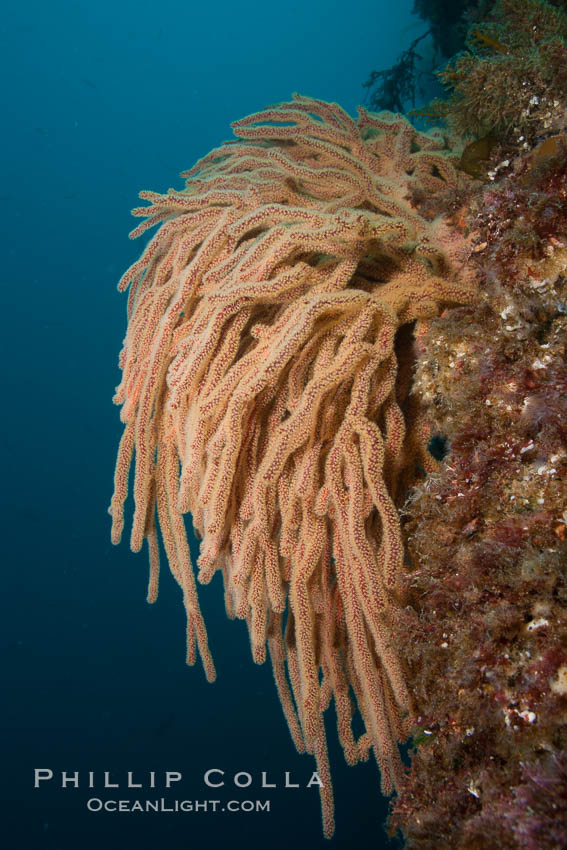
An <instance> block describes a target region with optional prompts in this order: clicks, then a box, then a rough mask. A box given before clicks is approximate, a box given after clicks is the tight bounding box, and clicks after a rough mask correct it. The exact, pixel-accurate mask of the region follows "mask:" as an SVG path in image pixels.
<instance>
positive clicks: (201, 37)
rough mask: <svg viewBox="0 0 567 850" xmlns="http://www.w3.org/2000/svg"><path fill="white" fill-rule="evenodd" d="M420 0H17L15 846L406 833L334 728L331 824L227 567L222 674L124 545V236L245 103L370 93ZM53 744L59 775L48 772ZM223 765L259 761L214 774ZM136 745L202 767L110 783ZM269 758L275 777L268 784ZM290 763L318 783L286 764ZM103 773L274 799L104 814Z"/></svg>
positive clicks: (6, 618) (12, 227)
mask: <svg viewBox="0 0 567 850" xmlns="http://www.w3.org/2000/svg"><path fill="white" fill-rule="evenodd" d="M411 7H412V0H403V1H399V2H398V3H396V4H395V5H394V4H391V3H388V2H385V0H379V2H370V0H357V2H355V3H348V4H347V3H344V2H337V0H330V1H329V0H327V2H320V0H311V2H309V3H305V2H297V0H295V2H294V0H292V1H291V2H288V3H286V4H274V3H270V4H266V3H264V4H261V3H256V2H250V0H244V2H242V0H241V2H239V3H228V2H220V3H216V4H195V3H182V2H179V0H162V2H160V3H151V2H147V0H137V2H133V0H120V2H114V3H110V2H109V0H102V2H99V3H96V4H93V3H87V2H83V1H82V0H81V2H72V0H67V2H62V1H61V0H56V2H53V3H50V4H45V3H40V2H28V3H26V4H22V5H18V6H16V4H11V6H10V8H8V9H5V10H4V12H3V17H2V21H1V25H0V29H1V40H2V51H1V54H0V55H1V58H0V62H2V64H3V73H2V77H3V83H4V85H3V87H2V94H1V95H0V97H1V98H2V107H1V108H2V116H3V119H4V121H3V124H4V132H3V134H2V147H3V151H4V155H3V157H2V160H3V175H2V185H1V186H0V200H1V202H2V203H1V209H2V219H3V227H2V233H3V236H4V239H5V243H4V244H5V248H4V258H5V262H4V263H3V269H2V303H3V323H2V335H1V341H2V345H3V346H4V352H3V362H4V364H5V369H4V400H3V405H2V409H3V416H2V418H1V427H2V430H3V434H2V444H3V457H4V472H5V482H4V486H3V488H2V493H1V498H2V499H3V501H4V504H3V508H2V517H3V520H4V524H5V528H4V552H3V556H2V562H3V563H2V574H3V591H4V593H3V594H2V596H3V605H4V612H3V615H2V618H1V627H2V631H3V637H2V645H3V647H4V648H5V649H6V650H7V660H6V662H5V664H4V675H3V685H4V693H5V698H4V706H3V710H4V719H3V723H2V731H3V733H4V734H3V737H4V748H3V749H4V754H5V755H4V759H3V762H4V764H3V768H2V783H3V791H2V803H3V808H4V814H3V816H2V825H1V830H0V835H1V836H2V837H1V841H2V844H3V846H4V847H7V848H15V847H21V848H29V850H36V848H38V850H39V848H41V850H69V848H76V847H81V848H84V850H91V848H93V850H94V848H97V850H98V848H107V850H112V848H136V850H145V848H154V847H156V846H160V847H164V848H170V850H177V848H189V847H191V848H221V847H225V846H227V845H228V844H232V845H233V846H236V847H240V846H246V847H247V848H249V850H259V848H266V847H269V848H270V849H271V850H284V848H286V850H287V848H288V847H289V846H290V845H291V846H293V847H296V848H310V850H311V848H313V850H314V849H315V848H319V847H321V848H323V847H329V848H332V850H335V848H336V850H339V848H346V847H356V848H361V850H362V849H363V848H374V849H376V848H380V847H393V846H396V845H395V843H394V842H389V841H388V839H387V837H386V833H385V829H384V822H385V818H386V815H387V801H386V800H385V799H384V798H382V797H381V796H380V792H379V776H378V770H377V768H376V765H375V764H374V763H372V762H369V763H367V764H362V765H358V766H357V767H356V768H348V767H347V766H346V764H345V762H344V758H343V754H342V751H341V750H340V747H339V745H338V743H337V742H336V740H335V739H336V735H335V733H334V731H333V732H332V733H331V734H330V735H329V745H330V756H331V765H332V772H333V779H334V791H335V800H336V819H337V828H336V834H335V837H334V838H333V839H332V840H331V841H330V842H329V841H326V840H325V839H323V837H322V832H321V822H320V804H319V796H318V792H317V788H316V787H313V788H311V789H306V788H305V787H304V786H305V783H306V782H307V781H308V779H309V778H310V776H311V773H312V771H313V770H314V761H313V760H312V759H311V758H310V757H309V756H299V755H298V754H297V753H296V752H295V750H294V747H293V744H292V741H291V738H290V736H289V734H288V730H287V726H286V723H285V720H284V717H283V713H282V710H281V707H280V704H279V700H278V697H277V693H276V689H275V687H274V683H273V678H272V672H271V669H270V666H269V665H264V666H262V667H258V666H255V665H254V664H253V663H252V660H251V657H250V650H249V643H248V636H247V631H246V625H245V623H244V622H240V621H237V622H229V621H228V620H227V619H226V616H225V612H224V604H223V598H222V587H221V579H220V576H218V575H217V576H216V577H215V579H214V580H213V582H212V584H211V585H210V586H208V587H204V588H201V589H200V599H201V604H202V608H203V613H204V616H205V620H206V623H207V626H208V630H209V636H210V643H211V649H212V652H213V656H214V659H215V662H216V665H217V671H218V680H217V682H216V683H215V684H214V685H208V684H207V683H206V682H205V678H204V675H203V672H202V670H201V669H200V667H196V668H195V669H188V668H187V667H186V666H185V664H184V635H185V613H184V610H183V605H182V599H181V594H180V592H179V589H178V587H177V585H176V584H175V582H174V581H173V579H172V578H171V576H170V575H169V572H168V570H167V569H166V564H165V562H164V569H163V572H162V580H161V586H160V597H159V600H158V602H157V604H156V605H154V606H148V605H147V604H146V603H145V596H146V583H147V570H148V567H147V558H146V554H145V553H144V554H143V555H141V556H140V555H138V556H134V555H133V554H132V553H130V551H129V549H128V546H127V544H126V543H124V544H122V545H121V546H120V547H118V548H113V547H112V546H111V544H110V519H109V517H108V515H107V507H108V504H109V501H110V496H111V492H112V476H113V469H114V462H115V453H116V448H117V444H118V440H119V437H120V434H121V431H122V426H121V425H120V422H119V411H118V408H116V407H114V406H113V405H112V401H111V399H112V395H113V389H114V387H115V385H116V384H118V382H119V371H118V365H117V361H118V352H119V349H120V347H121V342H122V339H123V337H124V334H125V330H126V298H125V297H124V296H121V295H119V294H118V293H117V291H116V283H117V281H118V279H119V277H120V275H121V274H122V272H123V271H124V270H125V269H126V268H127V267H128V266H129V265H130V263H131V262H132V261H133V260H134V259H135V258H136V257H137V256H138V255H139V253H140V251H141V249H142V246H143V241H138V242H135V243H130V242H129V241H128V239H127V233H128V231H129V230H130V229H132V228H133V227H134V225H135V222H134V220H133V219H131V218H130V215H129V211H130V209H131V208H132V207H134V206H137V204H138V201H137V193H138V191H140V190H142V189H152V190H156V191H165V190H167V188H168V187H170V186H173V187H178V188H179V187H181V185H182V181H181V180H180V178H179V177H178V173H179V172H180V171H182V170H184V169H187V168H190V167H191V166H192V165H193V164H194V163H195V161H196V160H197V159H198V158H199V157H201V156H203V155H204V154H206V153H207V152H208V151H209V150H211V149H212V148H213V147H216V146H217V145H219V144H220V143H221V142H222V141H223V140H225V139H228V138H231V135H232V134H231V131H230V126H229V125H230V122H231V121H234V120H237V119H239V118H242V117H244V116H245V115H247V114H249V113H251V112H255V111H258V110H260V109H262V108H263V107H264V106H266V105H268V104H270V103H275V102H279V101H283V100H288V99H289V98H290V96H291V94H292V92H294V91H298V92H300V93H302V94H305V95H309V96H312V97H317V98H321V99H323V100H328V101H337V102H338V103H340V104H341V105H342V106H343V107H344V108H345V109H346V110H347V111H348V112H349V113H350V114H354V113H355V109H356V106H357V104H358V103H360V102H362V101H363V99H364V94H365V92H364V89H363V86H362V83H363V81H364V80H365V79H366V78H367V77H368V75H369V73H370V71H371V69H373V68H387V67H390V66H391V65H392V64H393V62H394V60H395V58H396V56H397V55H398V54H399V53H400V51H402V50H403V49H404V48H405V47H406V46H407V43H408V41H411V40H412V39H413V38H415V37H416V36H417V35H419V34H420V33H421V32H422V31H424V30H425V29H426V26H425V24H423V23H421V22H419V21H418V20H417V19H416V18H413V17H412V16H411V14H410V12H411ZM193 543H194V550H193V554H194V555H196V552H197V549H196V545H197V544H196V541H195V540H193ZM329 715H330V716H329V718H328V723H329V727H334V725H335V720H334V716H332V713H331V712H329ZM35 768H40V769H51V770H52V771H53V773H54V779H53V780H52V781H51V782H45V783H42V786H41V787H40V788H38V789H34V787H33V778H34V773H33V772H34V769H35ZM211 768H219V769H222V770H225V771H226V777H227V780H230V777H231V776H232V775H233V774H234V773H237V772H238V771H246V772H249V773H250V774H252V775H253V777H254V783H253V785H252V786H251V787H250V788H249V789H238V788H235V787H234V786H232V784H228V782H227V787H226V788H224V789H218V790H217V791H213V790H212V789H207V788H206V786H205V785H204V784H203V781H202V776H203V773H204V772H205V771H206V770H208V769H211ZM129 770H130V771H134V772H135V777H134V780H135V781H141V780H140V777H142V781H143V779H146V778H147V776H148V774H149V772H150V771H156V774H157V776H158V779H159V776H160V774H161V773H163V771H164V770H170V771H180V772H181V773H182V774H183V783H179V785H178V787H176V788H175V789H172V790H171V791H170V792H164V791H163V792H162V789H161V788H159V786H158V788H156V790H155V791H151V790H149V789H148V788H144V789H142V790H139V791H134V790H130V791H128V789H125V788H124V787H123V788H122V789H120V790H116V791H111V790H110V789H109V790H106V791H105V790H104V789H102V788H101V786H100V779H101V777H102V773H103V771H110V772H111V773H112V779H113V780H121V781H122V782H124V780H125V777H126V772H127V771H129ZM62 771H66V772H68V773H70V772H74V771H79V772H80V780H81V781H80V787H79V788H78V789H74V788H72V787H68V788H66V789H62V788H61V779H60V777H61V772H62ZM88 771H94V772H95V774H96V777H97V785H96V787H95V789H92V790H89V789H88V788H87V787H85V786H86V779H87V772H88ZM262 771H266V772H267V773H268V775H269V777H268V778H269V781H270V782H276V783H278V786H279V787H278V788H276V789H270V790H268V791H263V790H262V789H261V788H260V784H259V783H260V775H261V772H262ZM285 771H289V772H290V776H291V780H292V781H293V782H298V783H300V784H301V786H302V787H301V788H300V789H285V788H283V787H282V785H283V783H284V773H285ZM93 796H94V797H97V798H101V799H109V798H112V797H114V798H117V799H127V798H133V797H139V798H141V799H145V798H153V797H156V798H159V797H161V796H164V797H165V799H166V801H167V800H168V799H175V798H177V799H189V800H193V801H195V800H206V799H215V798H216V799H220V800H221V804H224V803H225V802H226V801H228V800H231V799H235V800H248V799H252V800H256V799H269V800H270V807H271V810H270V811H269V812H253V813H243V812H236V813H233V814H229V813H228V812H219V811H217V812H215V813H213V812H210V811H209V812H197V813H181V812H179V813H171V814H168V813H159V814H152V813H114V814H108V813H106V814H105V813H93V812H89V811H88V810H87V808H86V801H87V800H88V799H89V798H91V797H93Z"/></svg>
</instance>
